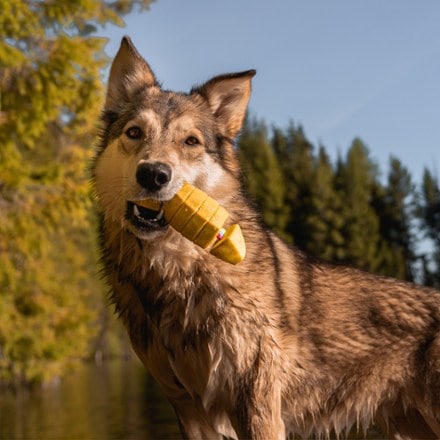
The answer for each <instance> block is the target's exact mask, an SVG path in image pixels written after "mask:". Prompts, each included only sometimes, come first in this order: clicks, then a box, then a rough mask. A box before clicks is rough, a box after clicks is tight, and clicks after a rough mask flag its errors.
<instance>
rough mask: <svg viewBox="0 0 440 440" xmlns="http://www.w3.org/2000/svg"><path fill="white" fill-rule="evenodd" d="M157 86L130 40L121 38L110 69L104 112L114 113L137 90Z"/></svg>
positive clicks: (151, 73) (145, 63)
mask: <svg viewBox="0 0 440 440" xmlns="http://www.w3.org/2000/svg"><path fill="white" fill-rule="evenodd" d="M157 85H158V83H157V81H156V78H155V76H154V73H153V71H152V70H151V68H150V66H149V65H148V63H147V62H146V61H145V60H144V59H143V58H142V57H141V56H140V55H139V52H138V51H137V50H136V48H135V47H134V45H133V43H132V41H131V40H130V38H129V37H127V36H125V37H124V38H122V41H121V46H120V47H119V51H118V53H117V54H116V57H115V59H114V60H113V63H112V66H111V68H110V75H109V80H108V89H107V97H106V101H105V108H106V110H114V111H116V110H117V108H118V107H119V106H120V103H121V102H127V101H129V100H130V99H131V98H132V97H133V96H134V95H135V94H136V92H138V91H139V89H141V88H143V87H152V86H157Z"/></svg>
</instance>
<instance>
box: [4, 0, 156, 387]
mask: <svg viewBox="0 0 440 440" xmlns="http://www.w3.org/2000/svg"><path fill="white" fill-rule="evenodd" d="M148 3H149V1H145V0H142V1H127V0H116V1H115V2H112V3H110V2H94V1H93V0H85V1H81V2H76V1H72V2H67V1H66V2H62V1H60V2H48V1H37V0H0V10H1V11H2V13H1V14H0V34H1V36H2V38H1V40H0V63H1V65H0V67H1V70H0V91H1V102H0V105H1V107H0V145H1V149H0V382H14V383H22V382H25V383H27V382H32V381H38V380H45V379H49V378H50V377H52V376H53V375H55V374H60V373H62V371H63V370H64V369H65V367H66V365H67V364H68V363H69V362H71V361H73V360H75V359H78V358H80V357H83V356H85V355H86V354H87V350H88V347H89V341H90V339H91V337H93V335H94V333H95V332H96V328H95V327H96V322H97V313H98V312H99V309H100V307H102V298H101V296H100V295H101V286H100V285H99V284H98V282H97V281H96V270H95V267H96V266H95V261H96V256H95V255H94V253H95V251H94V236H93V233H92V232H91V231H93V229H94V228H93V225H92V222H93V216H92V210H91V197H90V191H89V185H88V177H87V173H86V163H87V160H88V156H89V151H91V148H90V145H91V143H92V138H93V135H92V130H93V124H94V121H95V120H96V116H97V114H98V112H99V109H100V106H101V103H102V97H103V90H102V85H101V72H102V69H103V68H104V67H105V66H106V64H107V58H106V56H105V54H104V51H103V48H104V43H105V40H104V39H102V38H97V37H94V36H93V35H92V34H94V33H95V32H96V30H97V28H98V27H99V26H102V25H104V24H105V23H113V24H121V23H122V20H121V18H120V14H121V13H125V12H128V11H129V10H131V8H132V7H133V5H135V4H138V5H139V6H140V7H146V6H147V5H148Z"/></svg>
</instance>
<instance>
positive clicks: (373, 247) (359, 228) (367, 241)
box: [336, 138, 380, 272]
mask: <svg viewBox="0 0 440 440" xmlns="http://www.w3.org/2000/svg"><path fill="white" fill-rule="evenodd" d="M336 174H337V175H336V185H337V189H338V191H339V192H340V194H341V197H342V200H343V202H344V206H343V210H342V216H343V218H344V226H343V228H342V235H343V238H344V249H345V255H344V257H343V259H342V260H341V261H342V262H343V263H347V264H351V265H354V266H355V267H358V268H360V269H363V270H367V271H370V272H377V271H378V270H379V267H380V253H379V252H380V249H379V247H380V231H379V219H378V217H377V215H376V212H375V210H374V209H373V207H372V194H373V193H372V191H373V185H374V183H375V181H376V179H377V169H376V166H375V165H374V164H373V163H372V162H371V160H370V158H369V152H368V149H367V147H366V146H365V145H364V143H363V142H362V141H361V140H360V139H358V138H356V139H354V141H353V143H352V145H351V147H350V149H349V151H348V153H347V157H346V161H345V162H342V161H339V163H338V169H337V173H336Z"/></svg>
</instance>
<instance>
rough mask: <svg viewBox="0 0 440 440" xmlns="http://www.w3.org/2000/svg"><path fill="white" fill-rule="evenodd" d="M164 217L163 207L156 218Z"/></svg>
mask: <svg viewBox="0 0 440 440" xmlns="http://www.w3.org/2000/svg"><path fill="white" fill-rule="evenodd" d="M162 217H163V209H161V210H160V211H159V214H157V217H156V219H157V220H162Z"/></svg>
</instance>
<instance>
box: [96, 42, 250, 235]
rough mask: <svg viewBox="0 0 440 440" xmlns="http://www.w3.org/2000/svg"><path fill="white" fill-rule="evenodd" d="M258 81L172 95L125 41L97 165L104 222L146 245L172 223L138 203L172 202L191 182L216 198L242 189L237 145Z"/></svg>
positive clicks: (235, 79) (226, 79)
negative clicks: (150, 200)
mask: <svg viewBox="0 0 440 440" xmlns="http://www.w3.org/2000/svg"><path fill="white" fill-rule="evenodd" d="M254 75H255V71H254V70H249V71H246V72H241V73H235V74H228V75H221V76H217V77H214V78H212V79H211V80H210V81H208V82H206V83H205V84H203V85H202V86H200V87H195V88H193V89H192V90H191V92H190V93H187V94H185V93H175V92H170V91H166V90H163V89H162V88H161V86H160V84H159V83H158V82H157V81H156V78H155V76H154V74H153V72H152V70H151V69H150V67H149V65H148V64H147V63H146V62H145V60H144V59H143V58H142V57H141V56H140V55H139V53H138V52H137V50H136V49H135V47H134V46H133V44H132V43H131V41H130V39H129V38H127V37H125V38H124V39H123V40H122V43H121V47H120V49H119V51H118V53H117V55H116V57H115V59H114V61H113V64H112V67H111V70H110V77H109V83H108V91H107V97H106V102H105V107H104V111H103V116H102V120H103V130H102V139H101V145H100V147H99V149H98V153H97V156H96V159H95V162H94V166H93V177H94V186H95V191H96V195H97V198H98V202H99V204H100V207H101V208H102V209H103V211H104V214H105V216H106V217H107V218H108V219H111V220H114V221H116V222H120V224H121V225H122V227H123V228H126V229H128V230H130V231H131V232H132V233H134V234H135V235H136V236H138V237H139V238H142V239H147V238H149V237H153V236H157V233H161V232H163V231H164V230H165V228H166V224H165V223H164V221H163V220H162V219H160V218H158V217H157V213H156V212H154V211H149V210H146V209H141V208H140V207H139V206H138V205H137V204H136V200H140V199H144V198H155V199H158V200H169V199H171V198H172V197H173V195H174V194H175V193H176V192H177V191H178V190H179V188H180V187H181V186H182V184H183V183H184V182H185V181H186V182H189V183H191V184H193V185H195V186H197V187H199V188H200V189H202V190H203V191H205V192H207V193H208V194H210V195H212V196H213V197H214V198H217V199H219V198H221V195H222V194H223V195H224V194H226V193H229V192H230V191H231V190H236V189H237V188H236V185H237V179H236V177H237V173H238V163H237V160H236V158H235V153H234V149H233V139H234V137H235V136H236V135H237V133H238V131H239V130H240V128H241V125H242V122H243V118H244V115H245V112H246V107H247V103H248V100H249V96H250V91H251V78H252V77H253V76H254Z"/></svg>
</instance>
